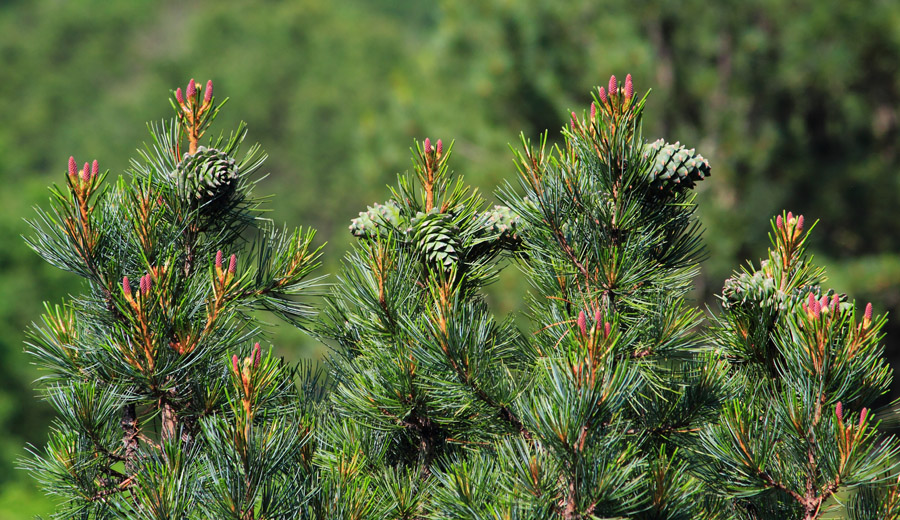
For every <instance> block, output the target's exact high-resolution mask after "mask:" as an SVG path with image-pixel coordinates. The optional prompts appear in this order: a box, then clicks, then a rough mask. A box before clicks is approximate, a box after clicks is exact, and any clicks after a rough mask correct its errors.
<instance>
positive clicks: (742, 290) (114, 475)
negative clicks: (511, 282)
mask: <svg viewBox="0 0 900 520" xmlns="http://www.w3.org/2000/svg"><path fill="white" fill-rule="evenodd" d="M646 99H647V95H646V94H645V95H644V96H638V95H636V93H635V89H634V84H633V82H632V78H631V76H630V75H629V76H627V77H626V79H625V81H624V82H622V83H621V84H620V83H619V82H618V81H617V80H616V78H615V76H613V77H612V78H610V80H609V83H608V85H606V86H605V87H601V88H599V89H597V91H596V93H595V94H594V101H593V103H592V104H591V105H590V108H589V109H588V110H587V111H585V113H583V114H581V115H579V114H577V113H575V112H573V113H572V115H571V120H570V121H569V124H568V125H567V127H566V128H564V129H563V132H562V140H561V144H560V145H558V146H554V147H552V149H550V148H548V146H547V134H544V135H543V136H542V137H541V138H540V140H539V142H538V143H537V144H533V143H532V142H531V141H530V140H528V139H525V138H524V137H523V139H522V141H523V143H522V144H523V149H522V150H521V151H518V152H516V153H515V160H516V164H517V166H518V172H519V181H520V182H519V185H518V186H513V185H511V184H508V185H506V186H505V187H504V188H502V189H501V190H500V191H499V193H498V197H499V198H500V199H501V201H502V202H503V203H504V204H505V205H498V206H494V207H492V208H488V207H487V206H486V203H485V200H484V198H482V197H481V196H480V195H479V194H478V193H477V192H476V191H475V190H473V189H471V188H470V187H468V186H467V185H466V184H465V183H464V181H463V180H462V178H461V177H460V176H458V175H456V174H455V173H454V172H453V171H452V169H451V168H450V162H451V161H450V159H451V156H452V145H448V146H446V147H445V146H444V143H443V142H442V141H441V140H437V141H436V142H435V143H432V142H431V140H430V139H425V141H424V142H423V143H416V146H415V148H414V149H413V150H412V155H413V169H412V171H411V172H407V173H404V174H401V175H399V176H398V182H397V185H396V186H395V187H394V188H392V190H391V198H390V199H389V200H388V201H387V202H385V203H383V204H374V205H373V206H370V207H369V208H368V209H367V210H366V211H363V212H361V213H360V215H359V217H358V218H356V219H354V220H353V221H352V222H351V224H350V232H351V233H352V234H353V235H354V236H356V237H357V239H358V241H357V243H356V244H355V245H354V247H353V248H352V249H351V251H350V252H348V253H347V255H346V256H345V259H344V262H343V264H342V268H341V271H340V274H339V275H338V277H337V278H336V280H335V283H334V284H333V285H332V286H331V290H330V292H328V293H327V295H326V298H325V299H323V300H321V302H322V304H321V308H322V311H323V312H322V313H321V318H320V319H318V320H317V321H316V322H314V331H315V333H316V334H318V335H319V337H321V338H322V339H323V340H324V341H327V342H328V343H329V344H330V346H332V347H333V349H332V352H331V355H330V356H329V359H327V360H326V362H327V366H328V374H327V377H322V378H319V377H318V373H316V372H313V371H300V370H297V369H292V368H290V367H289V366H287V365H286V364H285V363H284V362H282V361H280V360H278V359H276V358H274V357H273V356H272V355H271V353H266V352H264V351H263V348H262V347H261V346H260V343H259V341H258V339H257V338H258V337H260V335H261V334H262V333H263V332H264V331H263V330H261V327H260V325H259V322H258V321H257V319H256V316H257V315H256V314H251V313H250V311H253V310H266V311H270V312H272V313H275V314H277V315H279V316H281V317H282V318H284V319H286V320H288V321H289V322H291V323H293V324H295V325H298V326H300V327H307V326H309V324H310V318H312V317H313V315H314V310H316V309H315V308H314V307H312V306H310V305H309V304H308V303H306V302H305V301H304V300H301V299H299V298H298V296H299V295H303V294H305V293H310V292H315V289H316V287H317V282H318V280H317V279H316V278H311V274H312V271H313V269H314V268H315V267H316V265H317V262H318V260H317V258H318V255H319V250H318V249H315V248H313V247H312V246H311V243H312V241H313V233H312V232H310V231H305V232H304V231H303V230H296V231H292V232H289V231H287V230H286V229H285V230H278V229H275V228H274V227H273V226H272V224H271V223H269V222H267V221H264V220H261V219H260V218H259V216H258V207H259V201H258V200H257V199H255V198H253V196H252V193H251V191H252V188H253V185H254V181H253V180H252V179H251V175H252V174H253V173H254V172H256V171H257V170H258V169H259V168H260V166H261V165H262V159H263V156H262V154H261V153H260V152H259V150H258V148H257V147H251V148H250V149H249V150H248V151H247V152H246V153H244V154H243V155H241V154H239V148H240V145H241V144H242V142H243V140H244V137H245V135H246V129H245V128H244V127H243V125H242V126H241V127H239V128H238V129H237V130H236V131H235V132H234V133H232V134H230V135H228V136H225V135H224V134H222V135H220V136H219V137H216V138H213V139H210V140H208V142H206V143H204V144H201V139H202V138H203V136H204V134H205V133H206V131H207V129H208V127H209V125H210V124H211V123H212V122H213V120H214V119H215V116H216V114H217V113H218V111H219V109H220V108H221V106H222V105H221V104H219V105H217V104H216V103H215V99H214V97H213V95H212V83H211V82H210V83H208V84H207V85H206V86H205V87H200V86H198V85H197V84H196V83H195V82H194V81H193V80H192V81H191V82H190V83H189V84H188V86H187V89H186V90H185V91H184V92H182V91H181V89H178V90H177V91H176V92H175V93H174V95H173V98H172V106H173V108H174V109H175V112H176V117H175V118H174V119H173V120H171V121H169V122H162V123H159V124H151V125H150V128H151V135H152V138H153V141H152V143H151V144H150V145H148V146H147V147H146V148H145V149H144V150H143V151H141V153H140V158H139V159H137V160H135V161H134V162H133V164H132V168H131V171H130V172H129V173H130V177H129V178H128V179H126V178H119V179H118V180H117V182H115V183H112V184H108V183H107V182H106V180H105V179H106V177H107V173H101V172H100V171H99V167H98V165H97V162H96V161H94V162H93V163H92V164H87V163H85V164H84V167H83V168H81V169H79V168H78V166H77V163H76V162H75V160H74V159H70V161H69V168H68V175H67V177H66V179H67V184H66V186H65V188H55V189H54V190H53V198H52V199H51V203H52V205H51V208H50V209H49V210H38V218H37V219H36V220H35V221H34V223H33V226H34V229H35V235H34V236H33V237H32V238H31V239H29V244H30V245H31V246H32V248H33V249H35V251H37V252H38V253H39V254H40V255H41V256H42V257H43V258H45V259H46V260H47V261H48V262H50V263H52V264H53V265H56V266H58V267H60V268H62V269H65V270H67V271H71V272H74V273H76V274H78V275H80V276H82V277H83V278H84V279H85V281H86V283H85V286H86V289H87V290H86V292H85V294H82V295H79V296H77V297H74V298H72V299H71V300H70V301H68V302H66V303H64V304H62V305H57V306H49V305H48V306H47V309H46V313H45V315H44V316H43V318H42V320H41V322H40V323H39V324H36V325H35V326H34V328H33V330H32V331H31V342H30V346H29V349H30V351H31V352H32V354H33V355H34V358H35V360H36V362H37V363H38V364H39V365H41V366H42V367H43V368H44V369H45V370H46V376H45V377H44V378H43V391H44V392H45V395H46V398H47V399H48V400H49V401H50V402H51V403H52V404H53V405H54V407H55V408H56V409H57V411H58V413H59V420H58V423H57V425H56V428H55V429H54V431H53V432H52V434H51V438H50V440H49V442H48V444H47V446H46V447H45V448H44V449H42V450H39V449H34V450H33V457H32V458H31V459H29V460H28V461H26V463H25V465H26V466H27V467H28V468H29V469H30V470H31V471H32V472H33V473H34V475H35V476H36V477H37V478H39V479H40V480H42V481H43V482H44V483H45V484H46V486H47V489H48V491H49V492H51V493H54V494H56V495H58V496H59V497H60V498H61V502H62V505H61V508H60V512H59V514H58V516H59V517H61V518H119V517H124V518H142V519H144V518H146V519H168V518H234V519H241V520H262V519H276V518H309V519H317V520H330V519H373V520H374V519H385V518H393V519H410V520H412V519H470V520H488V519H497V520H499V519H521V520H525V519H528V520H543V519H560V520H589V519H591V520H593V519H613V518H630V519H639V520H657V519H668V520H679V519H684V520H687V519H705V520H751V519H782V518H790V519H798V520H813V519H819V518H826V515H828V514H833V515H841V516H842V517H847V518H851V519H853V520H863V519H874V518H879V519H881V518H890V519H893V518H900V480H898V479H900V440H898V439H897V438H896V437H895V436H893V435H891V434H889V433H886V432H885V431H884V430H882V429H880V427H881V426H882V424H881V422H880V421H879V417H887V416H888V415H887V414H881V413H879V412H876V411H873V409H872V407H873V406H874V403H875V401H876V399H878V398H880V397H881V396H883V395H884V394H885V393H886V392H887V391H888V387H889V385H890V381H891V377H892V371H891V369H890V367H889V366H888V365H887V364H886V362H885V361H884V359H883V347H882V346H881V344H880V341H881V332H880V330H881V328H882V327H883V326H884V323H885V318H884V317H877V316H874V315H873V311H872V306H871V304H868V305H867V306H866V307H865V308H864V310H860V309H859V308H858V307H857V305H856V304H855V302H852V301H850V300H849V299H848V298H847V296H846V295H843V294H840V293H838V292H836V291H834V290H828V289H825V288H823V283H824V282H825V277H824V271H823V270H822V269H821V268H818V267H816V266H815V265H814V264H813V263H812V260H811V258H810V257H809V256H808V255H806V252H805V244H806V240H807V236H808V233H809V231H810V228H811V227H812V226H809V227H805V222H804V217H803V216H794V215H793V214H792V213H783V214H782V215H778V216H777V217H776V218H775V219H774V220H773V223H772V234H771V237H772V249H771V250H770V251H769V254H768V257H767V258H766V259H765V260H763V261H762V262H760V263H759V265H758V267H757V266H754V265H753V264H749V265H748V266H747V267H745V268H744V269H743V270H741V271H740V272H737V273H735V274H734V276H733V277H731V278H730V279H728V280H727V281H726V283H725V287H724V289H723V293H722V296H721V312H719V313H712V315H706V314H704V313H703V311H701V310H700V309H697V308H695V307H693V306H692V305H690V303H689V302H688V300H687V297H688V294H689V291H690V289H691V284H692V280H693V279H694V277H695V276H696V275H697V272H698V270H699V262H700V261H701V260H702V258H703V256H704V254H705V253H704V249H703V244H702V242H701V239H700V235H701V229H700V226H699V224H698V221H697V218H696V215H695V211H696V206H695V192H694V191H693V188H695V187H696V186H697V185H698V183H699V182H701V181H704V180H705V179H706V178H707V177H709V175H710V171H711V170H710V164H709V162H708V161H707V160H706V159H705V158H704V157H703V156H702V155H700V154H699V153H697V151H696V150H695V149H693V148H688V147H686V146H684V145H682V144H681V143H680V142H675V143H669V142H667V141H665V140H662V139H659V140H655V141H652V142H651V141H648V140H646V139H645V138H644V136H643V133H642V126H641V121H642V117H643V110H644V105H645V101H646ZM254 236H255V238H253V239H248V237H254ZM508 260H509V261H511V263H516V264H518V268H519V272H520V273H521V274H522V276H523V277H525V278H526V279H527V281H528V282H529V283H530V287H531V290H530V292H529V296H528V302H527V303H528V311H527V315H526V316H524V317H523V318H525V319H523V320H520V321H518V322H516V321H514V319H505V320H501V319H498V318H496V317H495V316H494V315H493V313H492V311H491V309H490V307H489V305H488V303H487V300H486V297H485V292H484V288H485V286H486V285H487V284H489V283H490V282H492V281H493V280H494V279H495V278H496V275H497V274H498V272H499V271H500V269H501V268H503V267H504V265H505V264H506V262H507V261H508ZM517 323H518V324H517ZM251 345H252V346H251Z"/></svg>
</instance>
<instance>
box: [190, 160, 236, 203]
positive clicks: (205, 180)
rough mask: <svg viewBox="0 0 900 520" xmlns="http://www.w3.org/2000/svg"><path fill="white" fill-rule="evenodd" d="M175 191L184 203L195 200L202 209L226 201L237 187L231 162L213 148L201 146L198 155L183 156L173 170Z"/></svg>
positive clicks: (234, 170)
mask: <svg viewBox="0 0 900 520" xmlns="http://www.w3.org/2000/svg"><path fill="white" fill-rule="evenodd" d="M175 178H176V181H177V182H178V191H179V194H180V195H181V197H182V199H183V200H190V201H197V202H199V203H200V205H201V206H203V205H206V204H208V203H210V202H212V201H214V200H217V199H223V198H228V197H230V195H231V194H232V193H234V190H235V187H236V185H237V178H238V173H237V166H236V164H235V162H234V159H233V158H231V157H229V156H228V155H227V154H225V153H223V152H220V151H219V150H216V149H215V148H206V147H205V146H201V147H199V148H197V153H195V154H193V155H190V154H187V153H185V154H184V157H183V158H182V159H181V162H180V163H178V166H177V167H176V168H175Z"/></svg>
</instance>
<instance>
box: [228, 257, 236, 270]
mask: <svg viewBox="0 0 900 520" xmlns="http://www.w3.org/2000/svg"><path fill="white" fill-rule="evenodd" d="M236 271H237V255H231V259H230V260H229V261H228V273H229V274H234V273H235V272H236Z"/></svg>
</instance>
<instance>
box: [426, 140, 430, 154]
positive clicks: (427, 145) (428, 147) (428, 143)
mask: <svg viewBox="0 0 900 520" xmlns="http://www.w3.org/2000/svg"><path fill="white" fill-rule="evenodd" d="M425 153H426V154H429V153H431V139H429V138H427V137H426V138H425Z"/></svg>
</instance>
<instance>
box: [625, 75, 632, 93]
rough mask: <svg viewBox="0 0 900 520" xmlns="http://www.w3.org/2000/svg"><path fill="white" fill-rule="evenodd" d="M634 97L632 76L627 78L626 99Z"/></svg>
mask: <svg viewBox="0 0 900 520" xmlns="http://www.w3.org/2000/svg"><path fill="white" fill-rule="evenodd" d="M633 95H634V85H633V84H632V83H631V74H629V75H627V76H625V99H631V96H633Z"/></svg>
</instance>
